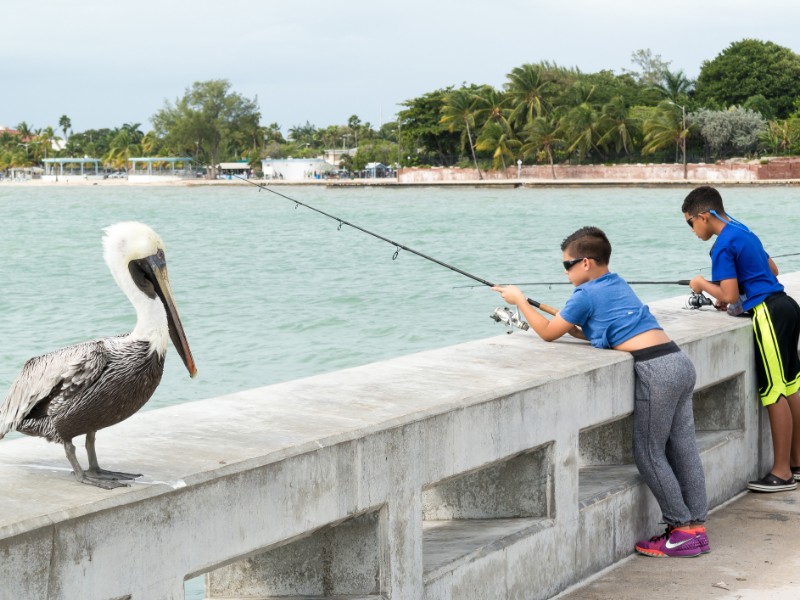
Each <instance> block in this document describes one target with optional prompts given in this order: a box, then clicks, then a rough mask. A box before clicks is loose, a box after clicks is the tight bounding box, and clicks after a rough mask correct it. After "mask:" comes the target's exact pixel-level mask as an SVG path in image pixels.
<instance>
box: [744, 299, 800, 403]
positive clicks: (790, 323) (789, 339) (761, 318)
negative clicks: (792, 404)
mask: <svg viewBox="0 0 800 600" xmlns="http://www.w3.org/2000/svg"><path fill="white" fill-rule="evenodd" d="M753 332H754V333H755V343H756V381H757V383H758V395H759V396H760V397H761V403H762V404H763V405H764V406H769V405H770V404H774V403H775V402H777V401H778V399H779V398H780V397H781V396H790V395H792V394H794V393H795V392H796V391H798V389H800V358H798V355H797V342H798V339H800V306H798V305H797V302H795V301H794V298H792V297H791V296H788V295H786V294H784V293H783V292H781V293H778V294H773V295H772V296H770V297H769V298H767V299H766V300H764V302H762V303H761V304H759V305H757V306H755V307H754V308H753Z"/></svg>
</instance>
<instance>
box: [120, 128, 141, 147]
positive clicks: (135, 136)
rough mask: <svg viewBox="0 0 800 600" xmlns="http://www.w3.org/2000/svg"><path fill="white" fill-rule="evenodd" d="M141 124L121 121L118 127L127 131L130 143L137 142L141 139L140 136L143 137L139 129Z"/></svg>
mask: <svg viewBox="0 0 800 600" xmlns="http://www.w3.org/2000/svg"><path fill="white" fill-rule="evenodd" d="M141 126H142V125H141V123H123V124H122V127H120V129H122V131H127V132H128V135H129V137H130V143H132V144H138V143H139V142H141V141H142V138H143V137H144V133H143V132H142V130H141V129H139V128H140V127H141Z"/></svg>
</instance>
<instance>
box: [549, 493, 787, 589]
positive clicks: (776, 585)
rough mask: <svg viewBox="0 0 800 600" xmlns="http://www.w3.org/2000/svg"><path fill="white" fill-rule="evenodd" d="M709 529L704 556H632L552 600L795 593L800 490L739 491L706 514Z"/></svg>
mask: <svg viewBox="0 0 800 600" xmlns="http://www.w3.org/2000/svg"><path fill="white" fill-rule="evenodd" d="M654 533H657V532H654ZM708 533H709V540H710V543H711V553H710V554H705V555H703V556H699V557H697V558H692V559H687V560H678V559H664V560H661V559H655V558H649V557H646V556H639V555H635V556H631V557H630V558H627V559H625V560H624V561H622V563H620V564H619V565H618V566H615V567H613V568H610V569H608V570H607V571H605V572H604V573H603V574H602V575H601V576H600V577H598V578H596V579H594V580H593V581H592V582H591V583H589V584H586V585H583V586H579V587H577V588H576V589H570V590H568V591H567V592H565V593H563V594H561V595H559V596H557V598H558V600H641V599H642V598H648V599H649V600H675V598H685V599H687V600H688V599H694V598H713V599H714V600H797V598H800V490H795V491H793V492H782V493H777V494H758V493H745V494H743V495H742V496H739V497H738V498H736V499H735V500H733V501H731V502H730V503H729V504H726V505H725V506H723V507H722V508H720V509H719V510H717V511H714V512H712V513H711V515H710V518H709V521H708Z"/></svg>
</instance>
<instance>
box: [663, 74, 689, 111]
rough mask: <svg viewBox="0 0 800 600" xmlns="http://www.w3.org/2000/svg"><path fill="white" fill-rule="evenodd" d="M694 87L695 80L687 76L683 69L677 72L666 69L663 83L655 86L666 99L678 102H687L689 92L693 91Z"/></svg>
mask: <svg viewBox="0 0 800 600" xmlns="http://www.w3.org/2000/svg"><path fill="white" fill-rule="evenodd" d="M693 87H694V81H692V80H691V79H689V78H688V77H686V75H685V74H684V72H683V69H681V70H680V71H677V72H675V73H673V72H671V71H670V70H669V69H664V75H663V79H662V81H661V83H659V84H658V85H656V86H655V88H656V89H657V90H658V91H659V92H661V93H662V94H663V95H664V97H665V98H666V99H668V100H672V101H673V102H676V103H678V104H686V100H687V98H688V97H689V92H691V90H692V88H693Z"/></svg>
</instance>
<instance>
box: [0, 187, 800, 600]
mask: <svg viewBox="0 0 800 600" xmlns="http://www.w3.org/2000/svg"><path fill="white" fill-rule="evenodd" d="M689 189H690V188H688V187H687V188H665V189H653V188H547V189H503V190H491V189H477V188H476V189H439V188H421V189H405V188H398V189H371V188H346V189H329V188H323V187H319V188H309V187H302V188H291V187H281V188H279V190H280V191H281V193H284V194H286V195H289V196H291V197H294V198H296V199H298V200H300V201H302V202H305V203H308V204H312V205H314V206H317V207H318V208H320V209H322V210H325V211H327V212H330V213H333V214H335V215H338V216H339V217H341V218H343V219H346V220H348V221H352V222H353V223H356V224H358V225H361V226H362V227H365V228H368V229H372V230H374V231H375V232H377V233H380V234H381V235H384V236H385V237H388V238H391V239H394V240H396V241H397V242H399V243H402V244H405V245H407V246H410V247H412V248H414V249H416V250H419V251H420V252H424V253H425V254H428V255H430V256H433V257H435V258H437V259H439V260H442V261H445V262H448V263H451V264H453V265H454V266H457V267H459V268H460V269H463V270H465V271H468V272H470V273H473V274H475V275H477V276H479V277H482V278H484V279H488V280H490V281H498V282H509V281H514V282H520V281H522V282H526V281H564V280H565V277H564V274H563V270H562V267H561V252H560V250H559V245H560V242H561V240H562V239H563V238H564V237H565V236H566V235H568V234H569V233H571V232H572V231H574V230H575V229H577V228H578V227H580V226H583V225H597V226H599V227H601V228H603V229H604V230H605V231H606V233H607V234H608V235H609V238H610V239H611V242H612V245H613V247H614V251H613V254H612V261H611V267H612V269H613V270H614V271H617V272H619V273H620V274H622V275H623V276H624V277H625V278H627V279H630V280H656V279H657V280H664V279H667V280H673V279H674V280H677V279H688V278H691V277H692V276H693V275H695V274H697V273H698V272H701V273H704V274H706V275H708V274H709V269H708V250H709V248H710V243H703V242H700V241H699V240H698V239H697V238H696V237H695V236H694V234H693V233H692V232H691V231H690V230H689V228H688V227H687V226H686V224H685V222H684V220H683V217H682V214H681V212H680V205H681V202H682V200H683V198H684V196H685V195H686V193H687V192H688V191H689ZM722 193H723V198H724V199H725V201H726V207H727V208H728V210H729V212H730V213H731V214H733V215H734V216H735V217H736V218H738V219H739V220H741V221H744V222H745V223H747V224H748V225H749V226H750V227H751V229H753V230H754V231H756V232H757V233H758V234H759V235H760V236H761V238H762V240H763V241H764V243H765V246H766V248H767V250H768V252H770V254H772V255H780V254H785V253H792V252H800V247H798V246H800V244H798V243H797V241H796V240H797V231H798V225H800V216H798V215H799V211H798V198H799V194H798V189H797V188H788V187H781V188H773V187H770V188H751V187H742V188H723V189H722ZM129 219H135V220H140V221H143V222H145V223H147V224H149V225H150V226H152V227H153V228H154V229H155V230H156V231H157V232H158V233H159V234H160V235H161V237H162V238H163V239H164V241H165V242H166V245H167V261H168V265H169V271H170V276H171V280H172V287H173V291H174V293H175V297H176V301H177V304H178V309H179V311H180V314H181V317H182V320H183V324H184V327H185V330H186V334H187V336H188V339H189V343H190V345H191V347H192V351H193V354H194V357H195V360H196V363H197V367H198V376H197V378H196V379H195V380H191V379H190V378H189V376H188V374H187V373H186V371H185V369H184V368H183V364H182V363H181V361H180V359H179V357H178V356H177V354H176V353H175V351H174V349H172V348H170V351H169V355H168V357H167V365H166V371H165V374H164V378H163V381H162V383H161V386H160V387H159V388H158V390H157V391H156V393H155V395H154V397H153V398H152V400H151V401H150V402H149V403H148V404H147V405H146V407H145V409H144V410H149V409H153V408H156V407H159V406H166V405H170V404H174V403H178V402H186V401H190V400H196V399H201V398H208V397H212V396H216V395H220V394H225V393H230V392H235V391H237V390H242V389H247V388H253V387H258V386H263V385H269V384H272V383H276V382H280V381H285V380H289V379H295V378H298V377H304V376H308V375H314V374H317V373H321V372H325V371H331V370H335V369H341V368H345V367H350V366H355V365H361V364H366V363H369V362H373V361H377V360H381V359H386V358H390V357H394V356H399V355H403V354H409V353H412V352H417V351H421V350H426V349H431V348H437V347H442V346H448V345H452V344H456V343H459V342H463V341H468V340H474V339H479V338H486V337H490V336H495V335H501V334H502V333H503V332H504V331H505V329H504V328H503V327H502V326H500V325H498V324H496V323H494V322H493V321H492V320H491V319H489V315H490V314H491V312H492V311H493V310H494V308H495V307H497V306H501V305H502V302H500V301H499V298H498V296H497V295H496V294H495V293H494V292H491V291H490V290H488V288H486V287H463V286H469V285H472V284H473V283H474V282H473V281H472V280H470V279H467V278H465V277H464V276H462V275H458V274H456V273H453V272H451V271H449V270H447V269H444V268H442V267H441V266H438V265H435V264H433V263H430V262H428V261H426V260H423V259H421V258H419V257H417V256H414V255H413V254H409V253H407V252H400V254H399V256H398V257H397V260H392V255H393V253H394V248H393V247H392V246H390V245H388V244H386V243H385V242H382V241H379V240H376V239H374V238H372V237H369V236H367V235H365V234H363V233H361V232H358V231H355V230H353V229H350V228H348V227H346V226H345V227H343V228H342V230H341V231H337V225H338V224H337V223H336V222H335V221H332V220H330V219H327V218H325V217H323V216H321V215H318V214H316V213H314V212H312V211H309V210H308V209H305V208H302V207H300V208H297V209H295V208H294V205H293V203H291V202H289V201H287V200H285V199H282V198H280V197H278V196H275V195H273V194H270V193H267V192H258V191H257V190H256V189H255V188H252V187H240V186H236V187H233V186H232V187H224V188H221V187H192V188H184V187H140V188H139V187H110V186H109V187H102V186H94V187H84V186H81V187H77V186H76V187H73V188H70V187H67V186H64V187H33V186H32V187H29V188H28V187H24V186H23V187H11V186H6V187H4V186H3V185H2V184H0V222H1V223H2V224H3V235H2V236H0V256H2V266H1V267H0V269H2V271H1V273H2V292H1V293H0V332H2V338H1V339H2V340H3V344H2V347H0V387H2V388H3V389H7V388H8V385H9V384H10V383H11V381H12V380H13V378H14V377H15V376H16V374H17V373H18V371H19V369H20V368H21V366H22V364H23V363H24V362H25V360H26V359H28V358H29V357H31V356H34V355H37V354H41V353H43V352H46V351H49V350H52V349H55V348H58V347H60V346H63V345H66V344H70V343H75V342H80V341H83V340H87V339H91V338H95V337H101V336H107V335H115V334H119V333H124V332H126V331H130V329H131V328H132V327H133V324H134V313H133V310H132V307H131V306H130V304H129V303H128V301H127V300H126V299H125V297H124V296H123V294H122V293H121V292H120V291H119V289H118V288H117V287H116V286H115V284H114V283H113V280H112V279H111V277H110V274H109V272H108V269H107V268H106V266H105V264H104V263H103V260H102V251H101V244H100V239H101V236H102V231H101V230H102V228H103V227H105V226H107V225H110V224H112V223H115V222H117V221H121V220H129ZM776 262H777V263H778V265H779V266H780V267H781V269H782V270H783V271H796V270H798V269H800V256H796V257H787V258H785V259H778V260H777V261H776ZM523 289H524V290H525V291H526V293H527V295H528V296H530V297H532V298H535V299H537V300H539V301H542V302H545V303H547V304H550V305H552V306H556V307H559V306H561V305H563V303H564V301H565V300H566V298H567V297H568V295H569V294H570V291H571V288H570V287H569V286H567V285H557V286H551V287H547V286H530V285H529V286H523ZM636 291H637V292H638V293H639V295H640V296H641V297H642V299H643V300H645V301H649V300H655V299H659V298H665V297H669V296H677V295H682V294H686V293H688V290H687V289H686V288H681V287H678V286H639V287H637V288H636ZM199 585H200V584H199V583H198V582H197V581H193V582H191V584H190V585H189V586H188V587H187V590H188V592H187V593H188V594H189V596H187V597H192V598H200V597H202V592H201V591H199V590H200V587H199Z"/></svg>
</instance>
